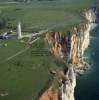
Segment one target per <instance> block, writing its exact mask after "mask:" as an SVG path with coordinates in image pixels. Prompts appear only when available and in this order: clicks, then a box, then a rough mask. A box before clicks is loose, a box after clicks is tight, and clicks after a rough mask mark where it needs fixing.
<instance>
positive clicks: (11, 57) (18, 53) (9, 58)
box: [6, 37, 40, 61]
mask: <svg viewBox="0 0 99 100" xmlns="http://www.w3.org/2000/svg"><path fill="white" fill-rule="evenodd" d="M39 39H40V38H39V37H38V38H37V39H35V40H33V41H32V42H31V43H30V44H33V43H35V42H36V41H37V40H39ZM29 48H30V47H29V46H28V47H27V48H25V49H22V50H21V51H19V52H17V53H16V54H14V55H12V56H10V57H8V58H7V59H6V61H8V60H11V59H13V58H14V57H16V56H18V55H20V54H22V53H24V52H25V51H27V50H28V49H29Z"/></svg>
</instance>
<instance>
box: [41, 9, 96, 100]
mask: <svg viewBox="0 0 99 100" xmlns="http://www.w3.org/2000/svg"><path fill="white" fill-rule="evenodd" d="M97 17H98V13H97V9H89V10H87V11H86V12H85V18H86V19H87V20H86V22H83V23H81V24H80V25H79V26H78V27H73V28H72V29H71V31H69V32H66V33H62V32H50V33H47V34H46V37H45V40H46V41H47V43H48V44H49V47H50V51H51V52H52V53H53V54H54V55H55V56H56V57H59V58H61V59H63V60H64V61H66V62H68V63H69V64H70V65H71V67H68V70H67V71H66V72H65V73H64V77H65V80H64V79H62V80H61V86H60V87H59V91H58V93H57V95H58V97H59V98H58V100H74V89H75V86H76V74H77V73H80V72H82V70H84V69H86V66H87V63H86V62H85V61H83V59H82V57H83V55H84V52H85V50H86V49H87V48H88V46H89V44H90V32H91V30H93V29H94V28H95V27H96V26H97V23H96V22H97V19H98V18H97ZM50 91H51V90H50ZM45 93H46V92H45ZM41 100H45V99H41ZM46 100H47V99H46ZM48 100H57V99H48Z"/></svg>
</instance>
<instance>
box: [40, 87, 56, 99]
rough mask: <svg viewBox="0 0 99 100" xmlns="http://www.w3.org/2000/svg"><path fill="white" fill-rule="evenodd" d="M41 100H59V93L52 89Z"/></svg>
mask: <svg viewBox="0 0 99 100" xmlns="http://www.w3.org/2000/svg"><path fill="white" fill-rule="evenodd" d="M39 100H58V91H57V90H54V89H53V88H52V87H50V88H49V89H48V90H46V92H45V93H44V94H43V95H42V96H41V97H40V99H39Z"/></svg>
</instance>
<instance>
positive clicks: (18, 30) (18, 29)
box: [17, 21, 22, 39]
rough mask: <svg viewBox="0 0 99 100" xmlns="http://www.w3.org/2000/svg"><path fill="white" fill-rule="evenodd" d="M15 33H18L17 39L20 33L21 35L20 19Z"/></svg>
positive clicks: (20, 36)
mask: <svg viewBox="0 0 99 100" xmlns="http://www.w3.org/2000/svg"><path fill="white" fill-rule="evenodd" d="M17 34H18V39H20V38H22V35H21V22H20V21H19V22H18V24H17Z"/></svg>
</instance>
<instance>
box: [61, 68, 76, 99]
mask: <svg viewBox="0 0 99 100" xmlns="http://www.w3.org/2000/svg"><path fill="white" fill-rule="evenodd" d="M64 74H65V80H63V81H62V85H61V87H60V91H61V97H60V98H61V100H74V89H75V86H76V74H75V73H74V70H73V67H71V68H69V69H68V71H67V72H66V73H64Z"/></svg>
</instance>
